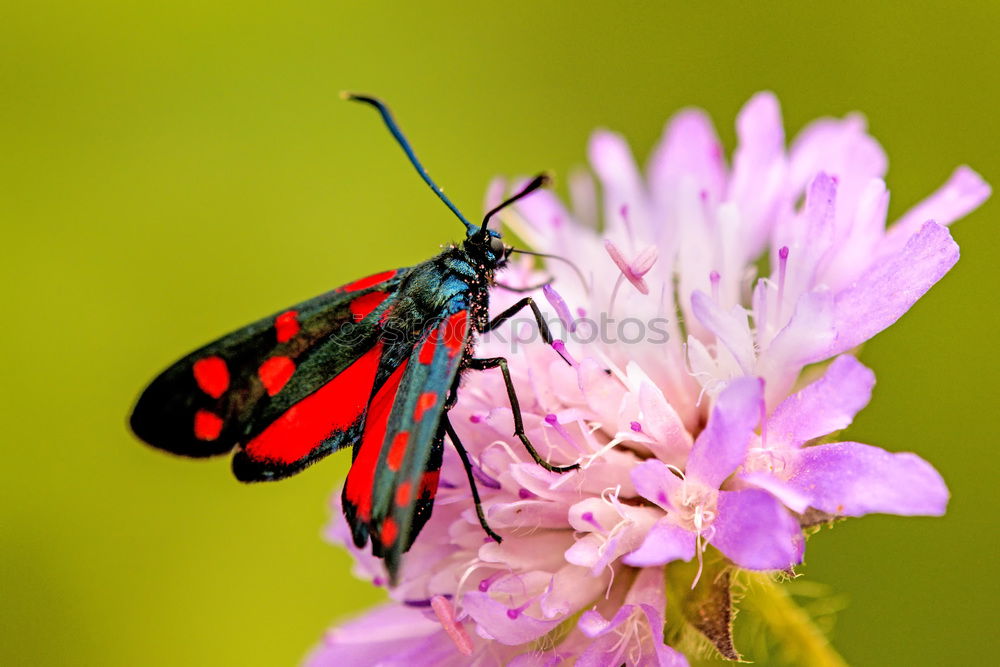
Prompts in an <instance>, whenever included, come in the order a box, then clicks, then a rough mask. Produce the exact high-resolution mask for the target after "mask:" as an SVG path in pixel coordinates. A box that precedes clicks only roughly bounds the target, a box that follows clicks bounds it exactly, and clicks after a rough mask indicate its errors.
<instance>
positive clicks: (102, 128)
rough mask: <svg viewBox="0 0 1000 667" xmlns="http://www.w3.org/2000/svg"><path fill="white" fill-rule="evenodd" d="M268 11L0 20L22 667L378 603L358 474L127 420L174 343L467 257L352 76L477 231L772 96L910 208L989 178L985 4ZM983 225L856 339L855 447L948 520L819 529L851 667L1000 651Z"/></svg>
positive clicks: (996, 159) (275, 631)
mask: <svg viewBox="0 0 1000 667" xmlns="http://www.w3.org/2000/svg"><path fill="white" fill-rule="evenodd" d="M278 4H279V3H272V2H256V1H253V0H244V1H243V2H216V1H211V0H209V1H206V0H201V1H199V2H172V3H149V2H146V3H135V2H88V3H79V2H68V1H67V2H58V1H56V2H50V1H45V0H36V1H34V2H30V3H23V2H13V0H4V3H3V5H2V9H0V220H2V223H0V224H2V225H3V261H2V263H0V267H2V271H3V284H4V291H3V294H4V308H5V311H6V313H7V314H6V315H5V316H4V326H3V329H2V333H0V336H2V349H3V350H4V351H5V354H4V357H5V359H4V361H3V378H4V381H3V383H2V385H0V391H2V392H3V396H2V399H0V405H2V409H3V422H4V425H5V428H4V431H3V448H4V449H3V477H4V479H3V483H2V494H3V495H2V498H0V520H2V523H0V540H2V551H0V559H2V572H0V577H2V580H0V581H2V590H0V599H2V614H3V617H2V619H0V627H2V633H3V636H2V640H0V663H2V664H4V665H21V664H26V665H27V664H30V665H137V664H144V665H184V664H192V665H208V664H224V665H230V664H232V665H235V664H243V665H287V664H294V663H296V662H298V661H299V660H300V659H301V657H302V656H303V655H304V653H305V652H306V651H307V650H308V649H309V648H310V647H311V646H312V645H313V644H314V643H315V642H317V641H319V639H320V637H321V635H322V633H323V631H324V629H325V628H326V627H327V626H328V624H329V623H330V622H331V621H333V620H335V619H337V618H341V617H343V616H344V615H346V614H350V613H352V612H355V611H357V610H360V609H363V608H364V607H365V606H367V605H369V604H371V603H373V602H375V601H376V600H377V599H378V598H379V595H378V592H377V591H375V590H373V589H372V588H371V587H370V586H368V585H365V584H362V583H359V582H357V581H355V580H354V579H352V578H351V576H350V574H349V567H350V563H349V560H348V558H347V556H346V555H345V553H344V552H342V551H341V550H339V549H337V548H334V547H332V546H328V545H327V544H325V543H324V542H323V541H322V540H321V539H320V530H321V528H322V526H323V525H324V524H325V522H326V521H327V516H328V511H327V506H326V502H327V498H328V497H329V496H330V495H331V493H332V491H333V489H334V488H335V487H336V486H337V484H338V482H339V480H340V479H341V478H342V476H343V475H344V473H345V471H346V468H347V464H348V459H349V457H348V456H347V455H346V454H345V455H343V456H336V457H333V459H332V460H331V461H329V462H327V463H325V464H324V465H321V466H317V467H316V468H313V469H311V470H310V471H309V472H308V473H307V474H304V475H301V476H299V477H296V478H294V479H291V480H288V481H286V482H284V483H281V484H275V485H260V486H250V487H247V486H241V485H240V484H238V483H237V482H235V481H234V480H233V479H232V478H231V477H230V474H229V470H228V462H227V461H226V460H225V459H222V460H217V461H213V462H191V461H187V460H180V459H174V458H171V457H169V456H166V455H162V454H160V453H158V452H155V451H153V450H151V449H148V448H146V447H144V446H142V445H140V444H139V443H138V442H136V441H135V440H134V439H133V438H132V437H130V435H129V434H128V433H127V432H126V430H125V415H126V412H127V411H128V409H129V407H130V405H131V402H132V401H133V399H134V397H135V395H136V392H137V391H138V390H139V389H140V388H141V387H142V386H143V384H144V383H145V382H146V381H148V380H149V379H150V378H151V376H152V375H153V374H154V373H156V372H158V371H159V370H160V369H161V368H162V367H164V366H165V365H166V364H167V363H168V362H170V361H172V360H173V359H174V358H176V357H177V356H179V355H180V354H181V353H184V352H186V351H188V350H189V349H191V348H193V347H195V346H197V345H199V344H201V343H204V342H206V341H207V340H209V339H211V338H213V337H215V336H216V335H218V334H221V333H223V332H225V331H227V330H229V329H231V328H233V327H234V326H236V325H240V324H242V323H244V322H247V321H249V320H251V319H255V318H257V317H259V316H261V315H263V314H266V313H269V312H272V311H274V310H276V309H278V308H280V307H282V306H284V305H287V304H289V303H293V302H295V301H297V300H300V299H303V298H306V297H309V296H312V295H314V294H316V293H319V292H321V291H324V290H326V289H328V288H330V287H332V286H335V285H337V284H340V283H343V282H345V281H347V280H349V279H351V278H355V277H357V276H360V275H365V274H367V273H371V272H373V271H375V270H378V269H384V268H387V267H395V266H401V265H407V264H412V263H415V262H418V261H420V260H422V259H424V258H426V257H427V256H429V255H430V254H432V253H434V252H435V251H436V249H437V248H438V245H439V244H440V243H442V242H444V241H447V240H449V239H453V238H455V237H457V236H459V232H460V229H459V227H458V225H457V224H456V223H455V221H454V220H453V219H452V218H451V217H450V215H449V214H448V213H447V212H446V211H445V210H444V208H443V207H442V206H441V205H440V204H439V203H438V202H437V201H435V199H434V198H433V197H432V196H431V195H430V194H429V193H428V192H426V191H425V190H424V186H423V185H422V184H421V183H420V182H419V181H418V179H417V178H416V177H415V176H414V174H413V173H412V172H411V170H410V167H409V166H408V165H407V164H405V162H404V161H403V159H402V157H401V155H400V153H399V151H398V149H397V148H396V147H395V146H394V145H392V143H391V142H390V140H389V138H388V136H387V135H386V133H385V131H384V130H383V129H382V127H381V126H380V125H379V123H378V122H377V120H376V118H375V117H374V116H373V115H372V113H370V112H369V111H366V110H364V109H361V108H358V107H355V106H352V105H348V104H346V103H342V102H340V101H339V100H338V97H337V93H338V91H339V90H341V89H344V88H350V89H357V90H363V91H370V92H375V93H377V94H379V95H381V96H383V97H384V98H386V99H387V100H389V101H390V102H391V103H392V105H393V106H394V109H395V110H396V112H397V114H398V115H399V117H400V118H401V119H402V122H403V124H404V127H405V128H406V129H407V131H408V132H409V134H410V137H411V139H412V141H413V142H414V144H415V145H416V146H417V148H418V150H419V152H420V154H421V156H422V158H423V160H424V161H425V162H426V164H427V165H429V167H430V170H431V172H432V173H433V174H434V175H435V177H436V178H437V179H438V180H439V181H440V182H441V183H442V184H444V185H445V187H446V188H447V190H448V191H449V192H450V193H451V194H452V195H453V197H454V198H455V199H456V200H457V202H458V203H459V205H460V206H462V207H463V208H464V209H465V210H466V211H469V212H470V213H473V214H474V213H475V212H477V211H478V210H479V208H480V203H481V200H482V196H483V192H484V188H485V185H486V183H487V181H488V179H489V178H490V177H492V176H493V175H495V174H515V173H516V174H524V173H528V172H533V171H535V170H538V169H540V168H552V169H554V170H555V171H556V173H557V174H559V175H563V176H564V175H565V173H566V171H567V169H568V168H569V167H571V166H573V165H576V164H579V163H581V162H582V161H583V159H584V151H585V142H586V138H587V136H588V134H589V132H590V131H591V130H592V129H593V128H594V127H597V126H608V127H611V128H615V129H618V130H621V131H623V132H624V133H625V134H626V135H627V136H628V137H629V138H630V139H631V141H632V143H633V146H634V147H635V149H636V151H637V153H638V154H639V155H640V156H644V155H646V154H647V152H648V150H649V149H650V147H651V146H652V144H653V142H654V141H655V140H656V139H657V137H658V136H659V133H660V132H661V129H662V125H663V122H664V120H665V119H666V117H667V116H668V115H669V114H670V113H671V112H673V111H675V110H676V109H678V108H679V107H682V106H686V105H698V106H702V107H705V108H706V109H708V110H709V111H710V112H711V114H712V115H713V117H714V118H715V120H716V122H717V123H718V125H719V129H720V132H721V136H722V137H723V139H724V141H725V142H726V144H727V146H728V147H729V148H731V147H732V145H733V134H734V132H733V129H732V128H733V125H732V123H733V117H734V114H735V113H736V111H737V110H738V109H739V107H740V105H741V104H742V103H743V102H744V101H745V100H746V99H747V98H748V97H749V96H750V95H751V94H752V93H753V92H755V91H757V90H760V89H765V88H768V89H772V90H774V91H776V92H777V93H778V95H779V96H780V98H781V101H782V104H783V108H784V113H785V118H786V122H787V126H788V129H789V134H792V133H794V132H795V131H796V130H798V129H799V128H800V127H802V125H803V124H804V123H806V122H807V121H809V120H810V119H812V118H814V117H816V116H820V115H824V114H837V115H840V114H843V113H845V112H848V111H851V110H855V109H858V110H862V111H864V112H865V113H866V114H867V115H868V118H869V121H870V124H871V127H872V129H873V131H874V133H875V135H876V136H877V137H878V138H879V139H880V140H881V141H882V143H883V144H884V146H885V147H886V149H887V151H888V154H889V156H890V162H891V168H890V172H889V186H890V188H891V189H892V192H893V203H892V213H893V214H894V215H895V214H898V213H900V212H902V211H903V210H905V209H906V208H907V207H908V206H909V205H911V204H912V203H914V202H915V201H917V200H918V199H920V198H921V197H923V196H924V195H926V194H928V193H930V192H931V191H932V190H933V189H934V188H936V187H937V186H938V185H939V184H941V183H942V182H943V181H944V179H945V178H946V177H947V175H948V174H949V173H950V171H951V169H952V168H953V167H955V166H956V165H957V164H960V163H963V162H964V163H968V164H970V165H972V166H973V167H974V168H976V169H977V170H979V171H980V172H981V173H983V175H984V176H985V177H986V178H987V180H992V181H993V182H994V184H996V183H997V182H998V180H1000V152H998V145H997V144H998V138H1000V134H998V129H997V127H998V123H997V115H998V114H997V104H998V101H1000V93H998V78H997V65H998V62H1000V61H998V58H1000V41H998V40H997V39H996V30H997V28H998V26H1000V22H998V19H1000V5H998V4H997V3H988V2H981V3H948V4H945V3H941V4H940V5H938V6H936V7H934V6H927V5H922V6H917V5H914V4H913V3H881V4H880V5H879V6H877V7H876V6H873V4H874V3H843V2H841V3H836V4H831V3H822V4H821V3H801V4H800V3H790V4H786V5H774V4H773V3H771V4H767V5H766V6H765V5H764V4H761V5H760V6H757V7H751V6H750V5H751V4H752V3H726V2H714V3H698V4H694V3H692V4H690V5H688V4H685V5H683V6H682V5H680V4H677V5H674V4H672V3H653V2H644V3H628V5H627V6H626V5H625V4H624V3H623V4H622V5H621V6H619V7H615V6H613V5H612V4H611V3H580V2H574V3H564V4H557V3H523V2H516V3H492V4H490V5H489V6H486V5H483V6H482V8H481V9H477V8H473V7H471V6H469V5H467V4H466V3H450V4H442V3H430V4H424V3H421V4H423V6H422V7H420V8H417V7H415V6H414V7H403V6H402V3H400V4H387V3H350V5H349V6H348V3H331V2H319V1H317V2H289V3H281V5H282V6H281V7H280V8H279V7H278ZM563 181H565V179H563ZM997 215H998V207H997V205H996V204H995V203H994V202H990V203H988V204H987V205H986V206H985V207H984V208H983V209H981V210H980V211H979V212H977V213H976V214H974V215H973V216H971V217H970V218H969V219H966V220H964V221H962V222H960V223H959V224H958V225H957V226H956V227H955V235H956V237H957V239H958V241H959V242H960V244H961V245H962V249H963V258H962V261H961V262H960V263H959V265H958V266H957V268H956V269H955V270H953V271H952V273H951V274H950V275H949V276H948V277H947V278H945V280H944V281H943V282H942V283H941V284H940V285H938V286H937V287H936V288H935V289H934V290H933V291H932V292H931V293H930V295H928V296H927V297H926V298H925V299H923V300H922V301H921V302H920V304H919V305H918V306H917V307H916V308H915V309H914V311H913V312H912V313H910V314H909V315H908V316H907V317H905V318H904V319H903V321H901V322H900V323H899V324H898V325H897V326H895V327H893V328H892V329H891V330H890V331H888V332H886V333H884V334H882V335H880V336H879V337H878V338H877V339H876V341H875V342H873V343H871V344H870V345H869V346H868V347H867V348H866V349H865V350H864V354H863V359H864V360H865V361H866V362H868V363H869V364H871V365H873V366H874V367H875V369H876V371H877V373H878V377H879V384H878V386H877V388H876V393H875V398H874V400H873V402H872V405H871V407H870V408H869V409H868V410H867V411H866V412H864V413H863V414H862V415H861V417H860V418H859V419H858V421H857V422H856V424H855V426H854V427H852V429H851V431H850V433H849V434H848V435H850V436H853V437H854V438H856V439H859V440H863V441H867V442H872V443H875V444H879V445H881V446H884V447H886V448H888V449H892V450H910V449H912V450H915V451H917V452H919V453H921V454H922V455H923V456H925V457H926V458H927V459H929V460H930V461H932V462H933V463H934V464H935V465H936V466H937V467H938V468H939V469H940V470H941V471H942V472H943V474H944V476H945V477H946V479H947V480H948V481H949V484H950V486H951V489H952V491H953V501H952V504H951V508H950V511H949V514H948V516H947V517H946V518H944V519H940V520H936V519H902V518H895V517H871V518H867V519H863V520H855V521H850V522H847V523H845V524H841V525H840V526H838V527H837V528H836V529H835V530H833V531H824V532H822V533H821V534H820V535H818V536H816V537H815V538H814V539H812V540H811V541H810V544H809V554H808V556H809V558H808V562H807V566H806V567H805V568H804V571H805V573H806V575H807V577H808V580H809V581H816V582H823V583H826V584H830V585H832V586H833V588H834V590H836V591H837V592H838V593H840V594H843V596H844V597H843V598H842V599H843V600H845V601H846V603H847V607H846V608H845V609H844V610H843V611H842V612H841V613H840V614H839V616H838V619H837V625H836V629H835V642H836V645H837V646H838V648H839V649H840V650H841V651H842V652H843V654H844V655H845V656H846V657H847V658H848V659H849V660H850V661H851V662H852V663H853V664H859V665H940V664H954V665H965V664H987V663H988V662H989V660H988V659H987V658H985V657H981V656H989V655H991V654H992V655H993V656H994V658H995V651H996V648H997V647H996V645H995V643H994V642H995V638H996V634H995V627H996V621H995V616H994V612H995V605H996V599H997V594H998V590H997V583H996V577H995V576H993V571H992V568H993V567H995V565H996V554H997V534H998V533H997V521H996V514H997V503H996V497H997V491H996V478H994V477H993V475H994V474H995V473H996V470H997V455H996V436H995V434H996V428H995V424H996V417H995V414H996V409H997V406H998V404H1000V401H998V392H997V376H998V370H1000V369H998V365H997V361H996V353H995V351H994V345H995V343H996V341H997V333H996V332H997V327H998V315H997V309H996V303H997V296H996V295H997V293H998V287H1000V285H998V279H997V278H998V272H997V262H998V259H1000V252H998V250H1000V248H998V244H1000V234H998V222H997V220H996V217H997Z"/></svg>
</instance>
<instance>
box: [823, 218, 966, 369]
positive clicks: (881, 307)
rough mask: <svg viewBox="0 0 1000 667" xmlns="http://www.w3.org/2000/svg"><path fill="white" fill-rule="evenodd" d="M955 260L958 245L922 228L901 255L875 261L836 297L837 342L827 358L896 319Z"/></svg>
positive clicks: (938, 229) (931, 226) (933, 226)
mask: <svg viewBox="0 0 1000 667" xmlns="http://www.w3.org/2000/svg"><path fill="white" fill-rule="evenodd" d="M957 261H958V245H957V244H956V243H955V242H954V241H953V240H952V238H951V234H949V233H948V230H947V229H946V228H945V227H942V226H941V225H939V224H937V223H934V222H928V223H926V224H924V226H923V227H921V228H920V231H918V232H917V233H916V234H914V235H913V236H912V237H911V238H910V240H909V241H907V242H906V246H905V247H904V248H903V249H902V250H900V251H899V252H897V253H895V254H893V255H890V256H888V257H884V258H882V259H880V260H878V261H877V262H876V264H875V265H874V266H872V267H871V268H869V269H868V270H867V271H865V272H864V273H863V274H862V275H861V276H860V277H859V278H858V279H857V281H855V283H854V284H853V285H852V286H851V287H849V288H847V289H846V290H844V291H843V292H841V293H839V294H838V295H837V297H836V301H835V304H834V325H835V327H836V329H837V340H836V341H835V342H834V344H833V346H832V349H830V350H829V354H830V355H833V354H839V353H841V352H845V351H847V350H849V349H851V348H853V347H855V346H856V345H859V344H861V343H863V342H865V341H866V340H868V339H869V338H871V337H872V336H874V335H875V334H877V333H878V332H880V331H882V330H883V329H885V328H886V327H888V326H889V325H890V324H892V323H893V322H895V321H896V320H898V319H899V318H900V317H902V316H903V314H904V313H905V312H906V311H907V310H909V309H910V306H912V305H913V304H914V303H916V301H917V300H918V299H919V298H920V297H922V296H923V295H924V294H925V293H926V292H927V290H929V289H930V288H931V286H932V285H934V283H936V282H937V281H938V280H940V279H941V278H942V276H944V274H946V273H947V272H948V270H949V269H951V267H952V266H954V265H955V262H957Z"/></svg>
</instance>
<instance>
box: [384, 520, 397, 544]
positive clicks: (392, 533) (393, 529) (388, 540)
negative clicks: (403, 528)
mask: <svg viewBox="0 0 1000 667" xmlns="http://www.w3.org/2000/svg"><path fill="white" fill-rule="evenodd" d="M381 534H382V535H381V536H382V546H383V547H391V546H392V543H393V542H395V541H396V538H397V537H399V526H398V525H397V524H396V520H395V519H393V518H392V517H391V516H390V517H387V518H386V520H385V521H383V522H382V530H381Z"/></svg>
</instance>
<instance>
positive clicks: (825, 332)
mask: <svg viewBox="0 0 1000 667" xmlns="http://www.w3.org/2000/svg"><path fill="white" fill-rule="evenodd" d="M835 315H836V310H835V301H834V296H833V295H832V294H831V293H829V292H827V291H815V292H806V293H805V294H803V295H802V296H800V297H799V299H798V301H797V302H796V304H795V311H794V312H793V313H792V317H791V319H789V320H788V324H786V325H785V326H784V328H782V329H781V331H779V332H778V334H777V335H776V336H775V337H774V338H773V339H772V340H771V343H770V345H768V346H767V349H766V350H765V351H764V353H763V354H761V359H760V363H759V365H758V370H759V371H760V372H761V375H764V376H765V377H766V378H767V380H768V387H767V396H768V402H769V404H772V405H773V403H774V400H775V398H780V397H783V396H786V395H787V393H788V389H789V388H790V385H789V383H788V382H782V380H794V379H795V378H796V377H798V374H799V371H800V370H802V367H803V366H805V365H806V364H810V363H813V362H816V361H821V360H823V359H827V358H829V357H830V356H832V354H831V353H830V347H831V346H832V345H833V344H834V343H835V342H836V340H837V329H836V328H835Z"/></svg>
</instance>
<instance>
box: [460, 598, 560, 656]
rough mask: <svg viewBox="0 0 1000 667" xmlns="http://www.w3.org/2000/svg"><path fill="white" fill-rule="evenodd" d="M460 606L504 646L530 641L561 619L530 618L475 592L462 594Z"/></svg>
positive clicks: (554, 625)
mask: <svg viewBox="0 0 1000 667" xmlns="http://www.w3.org/2000/svg"><path fill="white" fill-rule="evenodd" d="M462 606H463V608H464V609H465V611H466V612H467V613H468V614H469V616H471V617H472V619H473V620H474V621H475V622H476V623H478V624H479V625H480V627H481V628H482V629H483V630H485V631H486V633H487V634H489V636H490V637H492V638H494V639H496V640H497V641H498V642H500V643H501V644H507V645H508V646H516V645H517V644H524V643H525V642H530V641H534V640H536V639H538V638H539V637H541V636H543V635H546V634H548V633H549V632H551V631H552V630H553V629H555V627H556V626H557V625H559V624H560V623H561V622H562V619H561V618H556V619H553V620H550V621H543V620H541V619H538V618H533V617H531V616H529V615H528V614H526V613H524V612H517V611H515V610H513V609H511V608H510V607H508V606H507V605H505V604H504V603H502V602H499V601H497V600H494V599H493V598H491V597H490V596H489V594H488V593H481V592H479V591H470V592H468V593H466V594H465V595H463V596H462Z"/></svg>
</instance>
